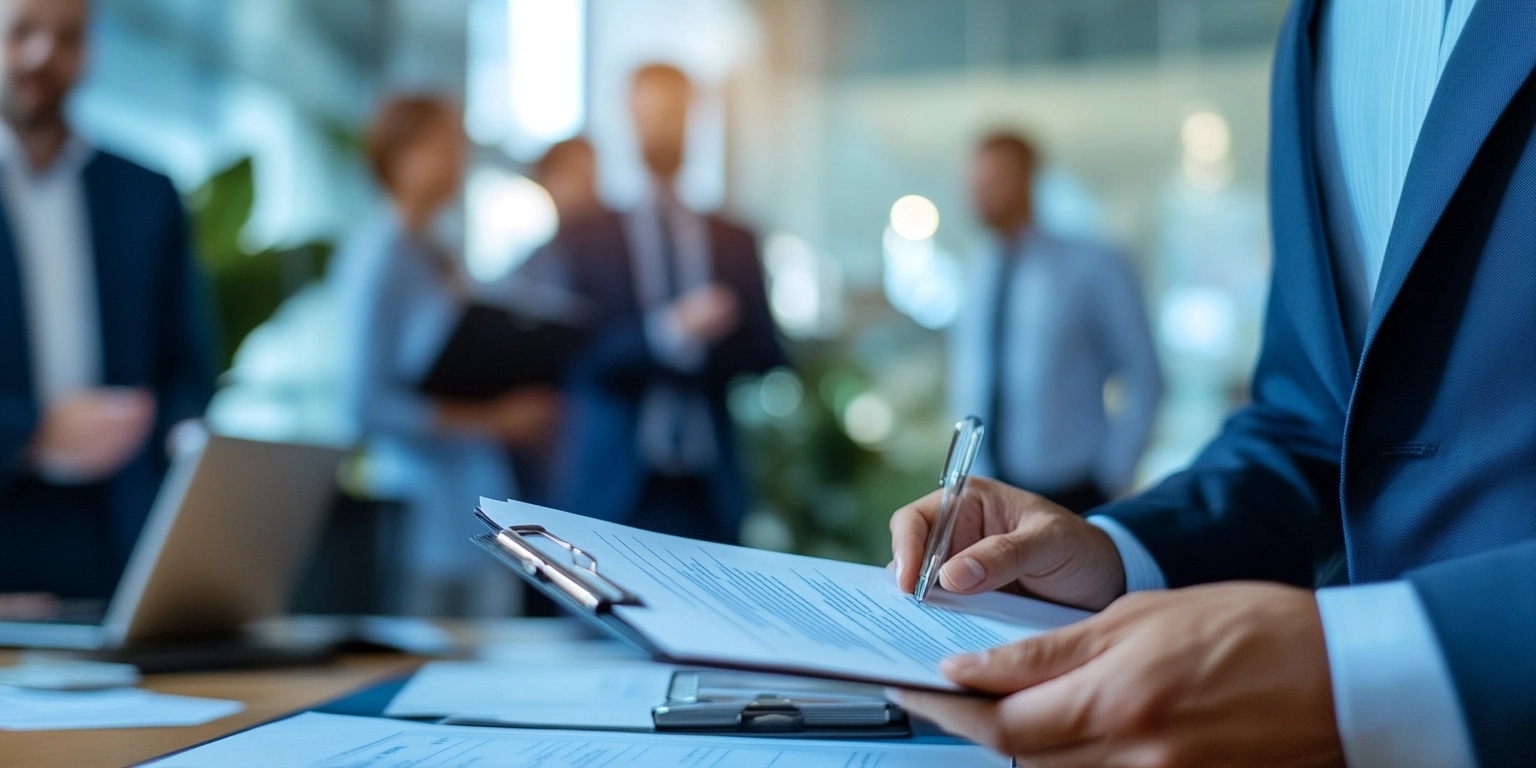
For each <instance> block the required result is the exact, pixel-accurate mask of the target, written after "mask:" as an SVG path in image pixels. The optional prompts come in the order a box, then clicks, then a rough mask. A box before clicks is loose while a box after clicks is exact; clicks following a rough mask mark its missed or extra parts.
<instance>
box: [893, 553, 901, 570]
mask: <svg viewBox="0 0 1536 768" xmlns="http://www.w3.org/2000/svg"><path fill="white" fill-rule="evenodd" d="M891 562H893V563H895V564H896V573H898V574H899V573H901V558H900V557H898V558H896V559H895V560H892V561H891Z"/></svg>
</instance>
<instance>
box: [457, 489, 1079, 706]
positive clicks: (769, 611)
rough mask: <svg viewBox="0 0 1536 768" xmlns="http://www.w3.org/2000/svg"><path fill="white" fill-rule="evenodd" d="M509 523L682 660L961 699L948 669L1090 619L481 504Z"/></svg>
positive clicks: (846, 567) (867, 572) (844, 568)
mask: <svg viewBox="0 0 1536 768" xmlns="http://www.w3.org/2000/svg"><path fill="white" fill-rule="evenodd" d="M480 505H481V509H482V510H484V511H485V513H486V514H487V515H488V516H489V517H490V518H491V519H492V520H494V521H496V522H497V523H498V524H499V525H502V526H506V527H510V526H513V525H529V524H534V525H542V526H544V527H545V528H547V529H549V530H550V531H551V532H552V533H555V534H557V535H559V536H561V537H562V538H564V539H565V540H567V541H569V542H570V543H571V544H573V545H575V546H577V547H580V548H581V549H583V550H585V551H586V552H587V553H589V554H591V555H592V556H593V557H595V558H596V559H597V561H598V564H599V568H600V571H601V572H602V574H603V575H604V576H606V577H608V578H610V579H612V580H614V581H615V582H617V583H618V584H620V585H622V586H623V587H625V588H626V589H628V590H629V591H631V592H633V593H635V594H637V595H639V596H640V597H641V598H642V599H643V600H644V601H645V603H646V604H645V606H644V607H630V606H619V607H616V608H615V609H614V613H615V615H617V616H619V617H621V618H623V619H624V620H626V621H627V622H629V623H630V624H631V625H632V626H634V627H635V628H636V629H638V630H639V631H640V632H641V633H642V634H644V635H645V636H646V637H648V638H650V639H651V640H652V641H654V642H655V643H656V644H657V645H658V646H660V647H661V648H662V649H663V650H665V651H666V652H667V654H668V655H669V656H670V657H671V658H673V659H674V660H678V661H682V662H684V663H689V664H701V665H709V664H715V665H726V666H743V665H744V666H753V667H761V668H768V669H772V670H775V671H782V672H789V673H797V672H798V673H805V674H813V675H815V674H821V675H832V676H838V677H850V676H851V677H854V678H859V679H864V680H868V681H871V682H879V683H884V684H888V685H905V686H914V687H922V688H936V689H947V690H953V689H955V686H954V685H953V684H952V683H950V682H949V681H947V680H945V679H944V677H943V676H942V675H940V674H939V672H938V665H939V661H941V660H942V659H943V658H944V657H946V656H949V655H951V654H954V653H959V652H962V651H977V650H981V649H984V648H989V647H992V646H996V645H1001V644H1003V643H1007V642H1011V641H1013V640H1018V639H1021V638H1024V637H1029V636H1032V635H1036V634H1040V633H1042V632H1045V631H1048V630H1051V629H1055V628H1058V627H1062V626H1065V625H1067V624H1070V623H1072V622H1074V621H1078V620H1081V619H1083V618H1086V617H1087V616H1088V615H1089V614H1088V613H1086V612H1084V611H1077V610H1072V609H1070V608H1063V607H1061V606H1058V605H1052V604H1050V603H1045V602H1041V601H1039V600H1029V599H1026V598H1022V597H1018V596H1015V595H1008V594H1003V593H999V592H990V593H986V594H982V595H970V596H962V595H954V594H950V593H947V592H944V591H942V590H939V589H935V590H934V591H933V592H931V593H930V594H929V599H928V602H927V603H919V602H918V601H917V600H916V599H915V598H913V597H912V596H911V595H909V594H906V593H904V592H902V591H901V590H900V589H898V588H897V587H896V583H895V580H894V579H893V578H892V577H891V574H890V573H889V572H888V571H886V570H885V569H884V568H877V567H874V566H869V565H858V564H854V563H843V562H837V561H833V560H821V559H817V558H811V557H801V556H799V555H788V554H783V553H779V552H765V551H761V550H755V549H746V548H743V547H732V546H727V545H723V544H710V543H706V542H700V541H692V540H690V539H682V538H678V537H675V536H664V535H661V534H655V533H649V532H646V531H641V530H638V529H635V528H629V527H627V526H622V525H617V524H615V523H609V522H605V521H602V520H594V519H592V518H587V517H580V516H577V515H572V514H569V513H566V512H560V511H557V510H553V509H546V508H544V507H538V506H534V505H532V504H525V503H522V502H516V501H503V502H498V501H492V500H490V499H481V502H480Z"/></svg>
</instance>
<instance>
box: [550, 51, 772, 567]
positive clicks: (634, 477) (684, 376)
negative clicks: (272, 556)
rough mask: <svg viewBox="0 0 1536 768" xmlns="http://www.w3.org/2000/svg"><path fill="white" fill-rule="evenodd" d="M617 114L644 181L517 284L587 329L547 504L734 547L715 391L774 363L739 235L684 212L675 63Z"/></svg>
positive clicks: (734, 508) (730, 455)
mask: <svg viewBox="0 0 1536 768" xmlns="http://www.w3.org/2000/svg"><path fill="white" fill-rule="evenodd" d="M632 86H633V88H632V93H631V101H630V106H631V111H632V115H633V118H634V123H635V130H636V133H637V135H638V139H639V142H640V150H641V155H642V157H643V159H644V161H645V165H646V168H647V169H648V171H649V172H650V176H651V184H650V187H649V190H648V192H647V194H646V195H645V197H644V199H643V200H642V201H641V202H640V203H639V204H638V205H637V206H636V207H635V208H634V209H632V210H630V211H628V212H626V213H623V214H618V213H609V212H602V211H599V212H595V213H593V214H592V215H590V216H587V217H585V218H582V219H580V220H578V221H574V222H569V223H563V224H562V227H561V234H560V235H559V236H558V237H557V238H556V240H555V242H553V243H552V244H551V245H550V246H549V247H547V248H546V249H544V250H543V251H542V252H541V253H539V254H537V255H535V256H534V257H533V259H532V260H531V262H530V264H529V265H528V271H529V273H530V274H536V275H542V276H548V275H559V278H558V279H559V280H560V281H562V282H564V283H565V284H566V287H567V288H569V289H571V290H572V291H574V292H575V293H577V294H580V295H582V296H584V297H586V298H587V299H589V300H590V302H591V305H592V307H593V308H594V309H595V310H596V312H597V323H596V332H595V334H594V336H593V338H592V340H591V341H590V342H589V344H588V346H587V348H586V349H585V350H584V352H583V354H582V355H581V356H580V360H579V361H578V362H577V364H576V365H575V368H574V370H573V372H572V374H571V376H570V377H569V381H568V384H567V394H568V396H569V398H568V414H567V416H568V418H569V427H568V428H567V429H566V430H564V434H565V439H566V442H565V444H564V445H563V446H562V451H561V454H562V459H561V468H560V470H559V473H560V478H559V480H558V481H557V486H558V488H557V492H556V497H557V498H558V499H559V502H560V504H561V505H563V506H564V507H565V508H567V509H569V510H571V511H573V512H577V513H580V514H585V515H591V516H593V517H599V518H603V519H607V520H616V521H620V522H624V523H628V524H632V525H637V526H640V527H643V528H649V529H651V530H656V531H661V532H664V533H673V534H679V535H684V536H690V537H694V538H699V539H707V540H712V541H735V540H736V538H737V528H738V526H739V524H740V521H741V518H742V516H743V514H744V513H745V512H746V507H747V491H746V483H745V481H744V478H743V476H742V473H741V469H740V467H739V466H738V462H737V456H736V444H735V439H734V434H733V429H732V425H731V420H730V415H729V414H728V413H727V411H726V403H725V395H726V386H727V385H728V384H729V383H730V381H731V380H732V379H733V378H735V377H737V376H739V375H742V374H750V373H760V372H763V371H766V370H768V369H770V368H773V367H774V366H778V365H783V364H784V353H783V351H782V350H781V349H780V347H779V341H778V336H777V332H776V329H775V328H774V324H773V319H772V317H771V316H770V315H769V312H768V300H767V296H766V292H765V290H764V285H763V275H762V266H761V263H760V261H759V258H758V252H757V243H756V241H755V239H754V238H753V236H752V234H751V233H750V232H748V231H746V230H744V229H742V228H740V227H737V226H734V225H732V224H729V223H727V222H725V221H722V220H720V219H718V218H715V217H712V216H703V215H700V214H698V213H695V212H693V211H690V210H688V209H687V208H686V207H685V206H684V205H683V204H682V203H681V202H680V201H679V200H678V198H677V195H676V191H675V190H674V183H675V181H676V179H677V175H678V172H679V171H680V170H681V169H682V167H683V159H684V146H685V143H686V142H685V139H686V137H687V125H688V108H689V102H690V100H691V99H692V86H691V84H690V83H689V81H688V78H687V76H686V75H684V74H683V73H682V72H681V71H680V70H678V69H677V68H675V67H671V66H667V65H661V64H652V65H649V66H645V67H642V68H641V69H640V70H639V71H638V72H636V74H635V76H634V80H633V83H632Z"/></svg>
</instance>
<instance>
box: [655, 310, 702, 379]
mask: <svg viewBox="0 0 1536 768" xmlns="http://www.w3.org/2000/svg"><path fill="white" fill-rule="evenodd" d="M645 340H646V342H647V343H648V344H650V346H651V354H653V355H655V356H656V359H657V360H659V361H661V364H662V365H665V366H667V367H668V368H671V369H673V370H676V371H681V372H683V373H697V372H698V370H699V369H700V368H703V367H704V351H705V350H704V345H703V344H700V343H698V342H697V341H694V340H693V339H690V338H688V337H687V336H685V335H683V332H682V331H680V330H678V328H677V324H676V323H674V322H672V312H671V305H665V306H661V307H657V308H656V309H653V310H651V312H650V313H649V314H647V315H646V316H645Z"/></svg>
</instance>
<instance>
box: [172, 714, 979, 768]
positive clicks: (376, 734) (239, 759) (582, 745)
mask: <svg viewBox="0 0 1536 768" xmlns="http://www.w3.org/2000/svg"><path fill="white" fill-rule="evenodd" d="M148 765H149V766H150V768H205V767H206V766H210V765H216V766H220V768H268V766H273V765H283V766H291V768H349V767H350V766H362V765H369V766H391V767H392V768H424V767H425V766H433V767H434V768H468V767H469V766H487V765H494V766H505V767H506V768H586V767H588V766H603V768H677V766H699V767H702V766H708V767H709V768H768V767H769V766H794V767H795V768H847V767H848V766H870V767H873V766H879V768H919V766H921V767H922V768H928V766H935V765H946V766H947V765H964V766H977V767H978V768H1003V767H1004V766H1007V765H1008V759H1007V758H1005V757H999V756H997V755H994V754H992V753H990V752H988V751H986V750H984V749H982V748H980V747H972V746H966V745H927V744H910V743H854V742H828V741H804V740H799V739H748V738H736V737H729V736H720V737H713V736H669V735H659V734H644V735H641V734H626V733H605V732H601V731H539V730H519V729H507V728H469V727H465V726H456V725H425V724H417V723H408V722H402V721H399V720H384V719H379V718H371V717H347V716H343V715H322V714H316V713H309V714H303V715H299V716H297V717H292V718H289V719H287V720H282V721H279V722H276V723H273V724H271V725H265V726H262V727H260V728H256V729H253V730H249V731H245V732H243V733H237V734H235V735H234V736H230V737H229V738H226V739H222V740H219V741H216V742H213V743H212V744H206V745H204V746H201V747H197V748H196V749H192V750H189V751H187V752H183V753H181V754H178V755H172V756H170V757H166V758H162V759H160V760H157V761H155V762H153V763H149V764H148Z"/></svg>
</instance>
